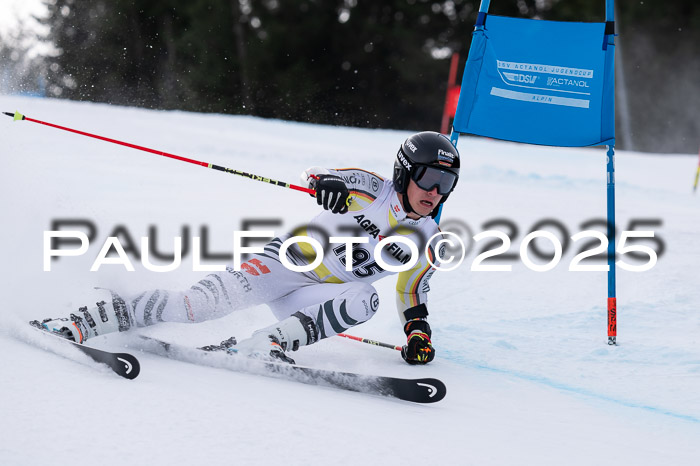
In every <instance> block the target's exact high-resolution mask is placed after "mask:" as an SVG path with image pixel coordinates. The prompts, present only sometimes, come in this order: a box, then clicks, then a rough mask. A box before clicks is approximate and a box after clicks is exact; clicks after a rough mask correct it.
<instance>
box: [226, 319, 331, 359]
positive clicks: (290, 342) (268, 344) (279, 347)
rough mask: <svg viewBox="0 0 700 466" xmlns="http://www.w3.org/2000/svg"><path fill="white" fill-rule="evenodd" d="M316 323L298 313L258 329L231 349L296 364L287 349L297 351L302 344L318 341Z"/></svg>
mask: <svg viewBox="0 0 700 466" xmlns="http://www.w3.org/2000/svg"><path fill="white" fill-rule="evenodd" d="M315 335H318V332H317V331H316V329H315V324H314V323H313V321H311V319H310V318H309V317H307V316H305V315H303V314H300V313H296V314H294V315H292V316H291V317H288V318H286V319H284V320H282V321H280V322H277V323H276V324H274V325H271V326H269V327H265V328H263V329H260V330H257V331H255V332H254V333H253V335H252V336H251V337H250V338H248V339H247V340H243V341H241V342H240V343H238V344H237V345H236V346H234V347H232V348H230V349H229V351H235V352H236V353H238V354H241V355H244V356H247V357H250V358H255V359H264V360H269V361H275V362H280V361H281V362H286V363H288V364H295V362H294V359H292V358H290V357H289V356H287V353H286V351H296V350H298V349H299V347H300V346H304V345H309V344H311V343H313V342H315V341H316V338H312V337H313V336H315Z"/></svg>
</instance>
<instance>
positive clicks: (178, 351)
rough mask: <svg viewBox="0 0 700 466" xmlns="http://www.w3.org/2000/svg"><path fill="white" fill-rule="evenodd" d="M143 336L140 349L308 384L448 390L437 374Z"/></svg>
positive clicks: (428, 398)
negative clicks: (251, 354)
mask: <svg viewBox="0 0 700 466" xmlns="http://www.w3.org/2000/svg"><path fill="white" fill-rule="evenodd" d="M140 340H141V341H140V343H141V344H140V345H139V346H140V349H142V350H144V351H147V352H149V353H153V354H156V355H159V356H164V357H167V358H170V359H174V360H178V361H183V362H188V363H192V364H198V365H204V366H209V367H215V368H220V369H228V370H232V371H237V372H244V373H249V374H256V375H263V376H268V377H276V378H283V379H287V380H292V381H296V382H300V383H305V384H309V385H320V386H326V387H333V388H338V389H342V390H348V391H353V392H360V393H367V394H373V395H381V396H386V397H392V398H398V399H400V400H404V401H411V402H413V403H435V402H437V401H440V400H442V399H443V398H444V397H445V394H446V393H447V387H445V384H444V383H442V381H440V380H438V379H434V378H422V379H403V378H398V377H386V376H377V375H363V374H357V373H352V372H340V371H334V370H327V369H316V368H312V367H306V366H299V365H295V364H287V363H283V362H279V363H277V362H272V361H261V360H257V359H250V358H245V357H242V356H237V355H236V354H235V353H231V352H228V351H225V348H224V347H222V345H218V346H209V347H205V348H192V347H188V346H183V345H178V344H175V343H168V342H165V341H162V340H158V339H156V338H151V337H146V336H141V337H140ZM222 350H223V351H222Z"/></svg>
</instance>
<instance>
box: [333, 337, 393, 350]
mask: <svg viewBox="0 0 700 466" xmlns="http://www.w3.org/2000/svg"><path fill="white" fill-rule="evenodd" d="M338 336H339V337H343V338H348V339H350V340H355V341H359V342H361V343H367V344H368V345H374V346H381V347H382V348H389V349H394V350H397V351H401V347H400V346H396V345H390V344H389V343H382V342H381V341H376V340H370V339H368V338H360V337H356V336H353V335H348V334H346V333H339V334H338Z"/></svg>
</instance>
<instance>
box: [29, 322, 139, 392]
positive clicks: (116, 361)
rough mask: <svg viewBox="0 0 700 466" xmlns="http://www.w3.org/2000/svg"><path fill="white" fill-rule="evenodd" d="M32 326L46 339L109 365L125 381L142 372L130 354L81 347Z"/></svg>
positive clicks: (48, 348) (40, 346) (85, 346)
mask: <svg viewBox="0 0 700 466" xmlns="http://www.w3.org/2000/svg"><path fill="white" fill-rule="evenodd" d="M31 325H32V328H33V329H35V330H36V331H37V332H39V333H41V334H42V335H44V336H45V337H46V338H50V339H51V341H56V342H63V344H65V345H70V346H71V347H73V348H75V349H77V350H78V351H80V352H82V353H83V354H86V355H88V356H90V358H92V359H93V360H94V361H96V362H99V363H101V364H105V365H107V367H109V368H110V369H112V370H113V371H114V373H115V374H117V375H119V376H121V377H124V378H125V379H135V378H136V377H137V376H138V375H139V372H140V371H141V365H140V364H139V361H138V359H136V358H135V357H134V356H133V355H131V354H129V353H112V352H111V351H104V350H100V349H97V348H93V347H91V346H87V345H81V344H79V343H76V342H74V341H71V340H67V339H65V338H62V337H59V336H57V335H53V334H52V333H51V332H49V331H48V330H45V329H44V328H40V327H37V326H36V325H34V324H31ZM39 325H41V324H39ZM36 346H38V347H39V348H42V349H45V350H48V351H52V352H55V351H53V350H52V348H51V347H48V346H43V345H40V344H38V345H36ZM59 354H60V353H59Z"/></svg>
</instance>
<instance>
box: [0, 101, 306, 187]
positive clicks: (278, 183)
mask: <svg viewBox="0 0 700 466" xmlns="http://www.w3.org/2000/svg"><path fill="white" fill-rule="evenodd" d="M3 113H4V114H5V115H7V116H10V117H13V118H14V120H15V121H20V120H22V121H31V122H32V123H39V124H41V125H46V126H50V127H52V128H57V129H61V130H63V131H69V132H71V133H75V134H80V135H81V136H87V137H91V138H95V139H99V140H100V141H107V142H111V143H112V144H119V145H121V146H126V147H130V148H132V149H137V150H142V151H144V152H150V153H151V154H155V155H162V156H163V157H168V158H171V159H175V160H179V161H181V162H188V163H192V164H195V165H199V166H201V167H206V168H213V169H214V170H219V171H222V172H226V173H231V174H233V175H239V176H245V177H246V178H250V179H251V180H255V181H263V182H265V183H270V184H274V185H275V186H281V187H283V188H289V189H295V190H297V191H302V192H305V193H309V194H311V195H315V194H316V191H314V190H313V189H309V188H304V187H302V186H297V185H293V184H289V183H284V182H282V181H277V180H273V179H270V178H266V177H264V176H258V175H254V174H252V173H246V172H242V171H240V170H234V169H233V168H226V167H222V166H220V165H215V164H213V163H207V162H200V161H199V160H194V159H189V158H187V157H181V156H179V155H175V154H169V153H167V152H163V151H160V150H155V149H149V148H148V147H143V146H137V145H136V144H131V143H128V142H124V141H119V140H117V139H110V138H106V137H104V136H98V135H97V134H92V133H86V132H85V131H79V130H77V129H72V128H67V127H65V126H59V125H55V124H53V123H47V122H45V121H41V120H35V119H34V118H29V117H26V116H24V115H22V114H21V113H19V112H15V113H9V112H3Z"/></svg>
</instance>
